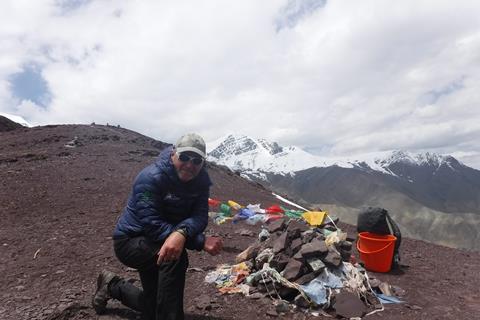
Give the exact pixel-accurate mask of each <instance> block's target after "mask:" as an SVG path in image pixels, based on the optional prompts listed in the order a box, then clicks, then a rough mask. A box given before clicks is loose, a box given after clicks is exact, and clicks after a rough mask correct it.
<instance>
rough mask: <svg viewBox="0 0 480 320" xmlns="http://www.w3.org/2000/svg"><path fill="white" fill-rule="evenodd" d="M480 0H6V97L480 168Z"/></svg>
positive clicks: (130, 119) (28, 111)
mask: <svg viewBox="0 0 480 320" xmlns="http://www.w3.org/2000/svg"><path fill="white" fill-rule="evenodd" d="M479 16H480V2H479V1H470V0H468V1H462V0H458V1H440V0H432V1H422V0H420V1H419V0H402V1H393V0H391V1H384V0H376V1H373V0H372V1H370V0H363V1H346V0H335V1H330V0H304V1H300V0H297V1H294V0H269V1H258V0H242V1H224V0H216V1H215V0H204V1H183V0H172V1H167V0H165V1H161V0H151V1H147V0H142V1H139V0H137V1H134V0H111V1H110V0H97V1H95V0H90V1H89V0H35V1H31V0H2V1H1V2H0V112H4V113H9V114H14V115H19V116H22V117H24V118H25V119H26V120H27V121H29V122H30V123H32V124H33V125H42V124H49V123H91V122H96V123H99V124H106V123H109V124H114V125H117V124H119V125H121V126H122V127H126V128H129V129H133V130H135V131H138V132H141V133H143V134H146V135H149V136H152V137H154V138H157V139H160V140H163V141H167V142H174V141H175V140H176V138H177V137H178V136H179V135H181V134H182V133H185V132H190V131H193V132H198V133H200V134H202V135H203V136H204V137H205V139H206V140H207V141H209V140H215V139H217V138H218V137H220V136H223V135H226V134H227V133H230V132H236V133H243V134H247V135H250V136H252V137H257V138H266V139H270V140H273V141H277V142H279V143H280V144H282V145H291V144H294V145H297V146H300V147H303V148H305V149H306V150H309V151H311V152H312V153H315V154H320V155H326V156H328V155H332V156H333V155H342V156H345V155H355V154H360V153H366V152H372V151H385V150H392V149H404V150H408V151H413V152H415V151H431V152H439V153H443V154H452V155H454V156H456V157H457V158H458V159H460V160H461V161H463V162H464V163H466V164H468V165H470V166H473V167H475V168H478V169H480V105H479V104H480V90H479V89H480V19H479V18H478V17H479Z"/></svg>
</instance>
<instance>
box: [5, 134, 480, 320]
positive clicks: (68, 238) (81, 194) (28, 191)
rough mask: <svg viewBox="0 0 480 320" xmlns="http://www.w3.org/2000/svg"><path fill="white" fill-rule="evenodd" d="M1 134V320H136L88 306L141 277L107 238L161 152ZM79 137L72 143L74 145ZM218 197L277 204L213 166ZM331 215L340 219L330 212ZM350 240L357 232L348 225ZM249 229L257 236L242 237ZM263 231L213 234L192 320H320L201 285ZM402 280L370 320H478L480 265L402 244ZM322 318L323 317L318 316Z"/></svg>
mask: <svg viewBox="0 0 480 320" xmlns="http://www.w3.org/2000/svg"><path fill="white" fill-rule="evenodd" d="M2 131H3V130H0V203H1V204H2V205H1V207H0V218H1V224H0V273H1V274H2V277H0V287H1V288H3V290H2V292H1V293H0V319H5V320H9V319H12V320H13V319H15V320H17V319H97V318H98V319H137V318H138V317H139V315H138V314H137V313H135V312H132V311H130V310H128V309H127V308H124V307H122V306H121V305H119V304H117V303H110V304H109V311H108V313H107V314H105V315H103V316H100V317H99V316H97V315H96V314H95V312H94V311H93V309H92V308H91V306H90V298H91V293H92V291H93V290H94V284H95V278H96V275H97V274H98V272H99V271H101V270H102V269H105V268H106V269H109V270H112V271H115V272H118V273H120V274H122V275H125V276H128V277H132V278H136V277H137V275H136V273H135V272H134V271H131V270H128V269H126V268H125V267H124V266H122V265H121V264H120V263H119V262H117V261H116V259H115V257H114V255H113V252H112V240H111V233H112V229H113V226H114V224H115V222H116V219H117V217H118V215H119V213H120V211H121V210H122V208H123V205H124V203H125V201H126V198H127V196H128V193H129V189H130V187H131V182H132V180H133V178H134V177H135V175H136V174H137V172H138V171H139V170H140V169H142V168H143V167H144V166H145V165H146V164H148V163H150V162H151V161H153V160H154V159H155V156H156V155H157V154H158V152H159V150H160V149H162V148H163V147H164V146H165V144H164V143H161V142H158V141H155V140H152V139H150V138H147V137H145V136H142V135H140V134H137V133H135V132H132V131H129V130H126V129H122V128H117V127H112V126H99V125H92V126H87V125H63V126H45V127H35V128H30V129H24V128H20V129H15V130H12V131H5V132H2ZM75 137H76V138H75ZM209 172H210V175H211V177H212V180H213V182H214V186H213V188H212V197H215V198H217V199H220V200H223V201H226V200H229V199H232V200H236V201H237V202H239V203H241V204H248V203H252V204H254V203H260V204H262V207H267V206H270V205H272V204H278V203H279V201H278V200H277V199H275V198H274V197H273V196H272V195H271V193H270V192H269V191H268V190H265V189H263V188H261V187H260V186H259V185H256V184H253V183H250V182H248V181H245V180H243V179H241V178H240V177H238V176H236V175H235V174H233V173H231V172H229V171H227V170H225V169H222V168H219V167H214V166H209ZM333 214H334V213H333ZM341 227H342V229H343V230H345V231H348V232H349V234H350V235H351V236H354V237H355V236H356V234H355V229H354V227H352V226H348V225H341ZM240 228H241V229H249V230H251V231H253V232H254V235H251V236H244V235H240V234H239V232H238V231H239V229H240ZM259 228H260V226H250V225H246V224H243V223H240V224H235V225H234V224H232V223H228V222H227V223H225V224H222V225H220V226H217V225H215V224H213V223H211V224H210V225H209V227H208V230H207V232H208V233H211V234H217V235H221V236H222V237H224V239H225V248H224V250H223V252H222V253H221V254H220V255H219V256H216V257H211V256H209V255H208V254H204V253H198V252H191V253H190V268H191V269H190V271H189V272H188V275H187V287H186V291H185V293H186V296H185V309H186V313H187V319H263V318H268V317H273V318H275V317H279V318H286V319H310V318H314V316H313V315H311V314H310V313H302V312H299V311H295V312H290V311H289V312H287V313H285V314H280V315H278V316H275V315H269V314H271V313H272V310H273V304H272V300H271V299H270V298H260V299H256V300H253V299H248V298H246V297H244V296H241V295H238V294H235V295H220V294H219V293H218V292H217V289H216V288H215V287H214V286H213V285H210V284H207V283H205V282H204V278H205V275H206V273H207V272H208V271H210V270H213V269H214V268H215V267H216V266H217V265H218V264H220V263H229V264H232V263H234V260H235V256H236V255H237V254H238V253H239V252H241V251H242V250H243V249H245V248H246V247H247V246H248V245H250V244H251V243H252V242H254V241H255V233H257V232H258V231H259ZM401 254H402V263H404V264H406V265H409V267H408V268H405V269H403V272H395V273H394V272H392V273H388V274H372V275H374V276H375V277H376V278H378V279H380V280H382V281H386V282H388V283H389V284H391V285H395V286H398V287H400V288H402V289H403V290H404V291H405V294H404V295H403V296H402V297H401V298H402V299H403V300H404V301H405V303H403V304H397V305H386V306H385V311H383V312H380V313H376V314H374V315H372V316H369V317H368V318H371V319H377V318H378V319H408V320H411V319H457V320H461V319H480V289H479V285H480V254H479V253H477V252H467V251H462V250H456V249H450V248H446V247H441V246H437V245H432V244H429V243H425V242H422V241H418V240H410V239H405V240H404V242H403V243H402V247H401ZM320 318H321V317H320Z"/></svg>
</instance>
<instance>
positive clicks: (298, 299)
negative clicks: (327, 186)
mask: <svg viewBox="0 0 480 320" xmlns="http://www.w3.org/2000/svg"><path fill="white" fill-rule="evenodd" d="M335 230H336V228H335V227H334V226H333V225H331V224H326V225H323V226H321V227H319V228H314V229H311V228H310V227H309V226H308V225H307V224H306V223H305V222H303V221H296V220H290V221H286V220H284V219H279V220H276V221H274V222H272V223H270V224H269V225H268V226H267V229H264V230H262V232H260V234H259V239H258V241H256V242H255V243H254V244H252V245H251V246H249V247H248V248H247V249H246V250H245V251H243V252H242V253H240V254H239V255H238V256H237V263H239V262H246V263H247V265H248V267H249V268H250V270H251V274H253V273H255V272H256V271H259V270H261V269H262V268H263V266H264V264H265V263H268V264H269V266H270V267H271V268H273V269H275V270H276V271H278V272H279V273H280V274H281V275H282V277H283V278H285V279H286V280H288V281H290V282H294V283H296V284H298V285H304V284H307V283H309V282H310V281H312V280H313V279H315V278H316V277H318V276H319V275H320V274H321V273H322V272H323V270H324V269H325V268H328V270H336V269H338V268H339V267H340V266H341V264H342V261H346V262H348V261H350V258H351V254H352V252H351V251H352V243H353V241H354V239H351V238H348V237H347V236H346V235H345V234H343V235H344V237H343V238H344V239H340V240H339V241H337V242H335V243H331V244H330V245H328V246H327V244H326V242H325V239H326V238H327V236H328V235H329V234H330V233H331V232H334V231H335ZM251 285H253V286H254V287H255V288H256V289H255V290H258V291H259V292H261V293H265V294H270V295H276V296H277V295H279V296H280V297H281V299H284V300H286V301H289V302H294V303H295V304H296V305H298V306H300V307H308V306H309V305H310V302H309V301H307V300H306V299H305V298H304V297H303V296H302V295H301V294H299V291H298V290H296V289H294V288H292V287H288V286H284V285H282V284H281V283H279V282H276V281H274V280H272V279H270V278H264V277H257V278H256V279H255V278H254V279H253V280H252V283H251Z"/></svg>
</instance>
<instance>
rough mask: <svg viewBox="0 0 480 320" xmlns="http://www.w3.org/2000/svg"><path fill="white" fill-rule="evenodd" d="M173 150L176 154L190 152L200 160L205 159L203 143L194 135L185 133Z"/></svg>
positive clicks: (200, 138)
mask: <svg viewBox="0 0 480 320" xmlns="http://www.w3.org/2000/svg"><path fill="white" fill-rule="evenodd" d="M175 150H176V152H178V153H181V152H186V151H191V152H195V153H196V154H198V155H199V156H201V157H202V158H205V157H206V147H205V141H203V138H202V137H200V136H199V135H198V134H196V133H187V134H186V135H183V136H182V137H181V138H180V139H178V141H177V143H176V144H175Z"/></svg>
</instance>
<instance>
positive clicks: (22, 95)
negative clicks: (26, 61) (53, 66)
mask: <svg viewBox="0 0 480 320" xmlns="http://www.w3.org/2000/svg"><path fill="white" fill-rule="evenodd" d="M9 80H10V85H11V89H12V93H13V95H14V96H15V97H16V98H18V99H19V100H30V101H32V102H34V103H35V104H37V105H39V106H42V107H46V106H47V105H48V104H49V103H50V101H51V93H50V90H49V88H48V83H47V82H46V81H45V79H44V78H43V76H42V70H41V69H40V67H38V66H35V65H28V66H26V67H24V68H23V70H22V72H19V73H15V74H13V75H12V76H11V77H10V79H9Z"/></svg>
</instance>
